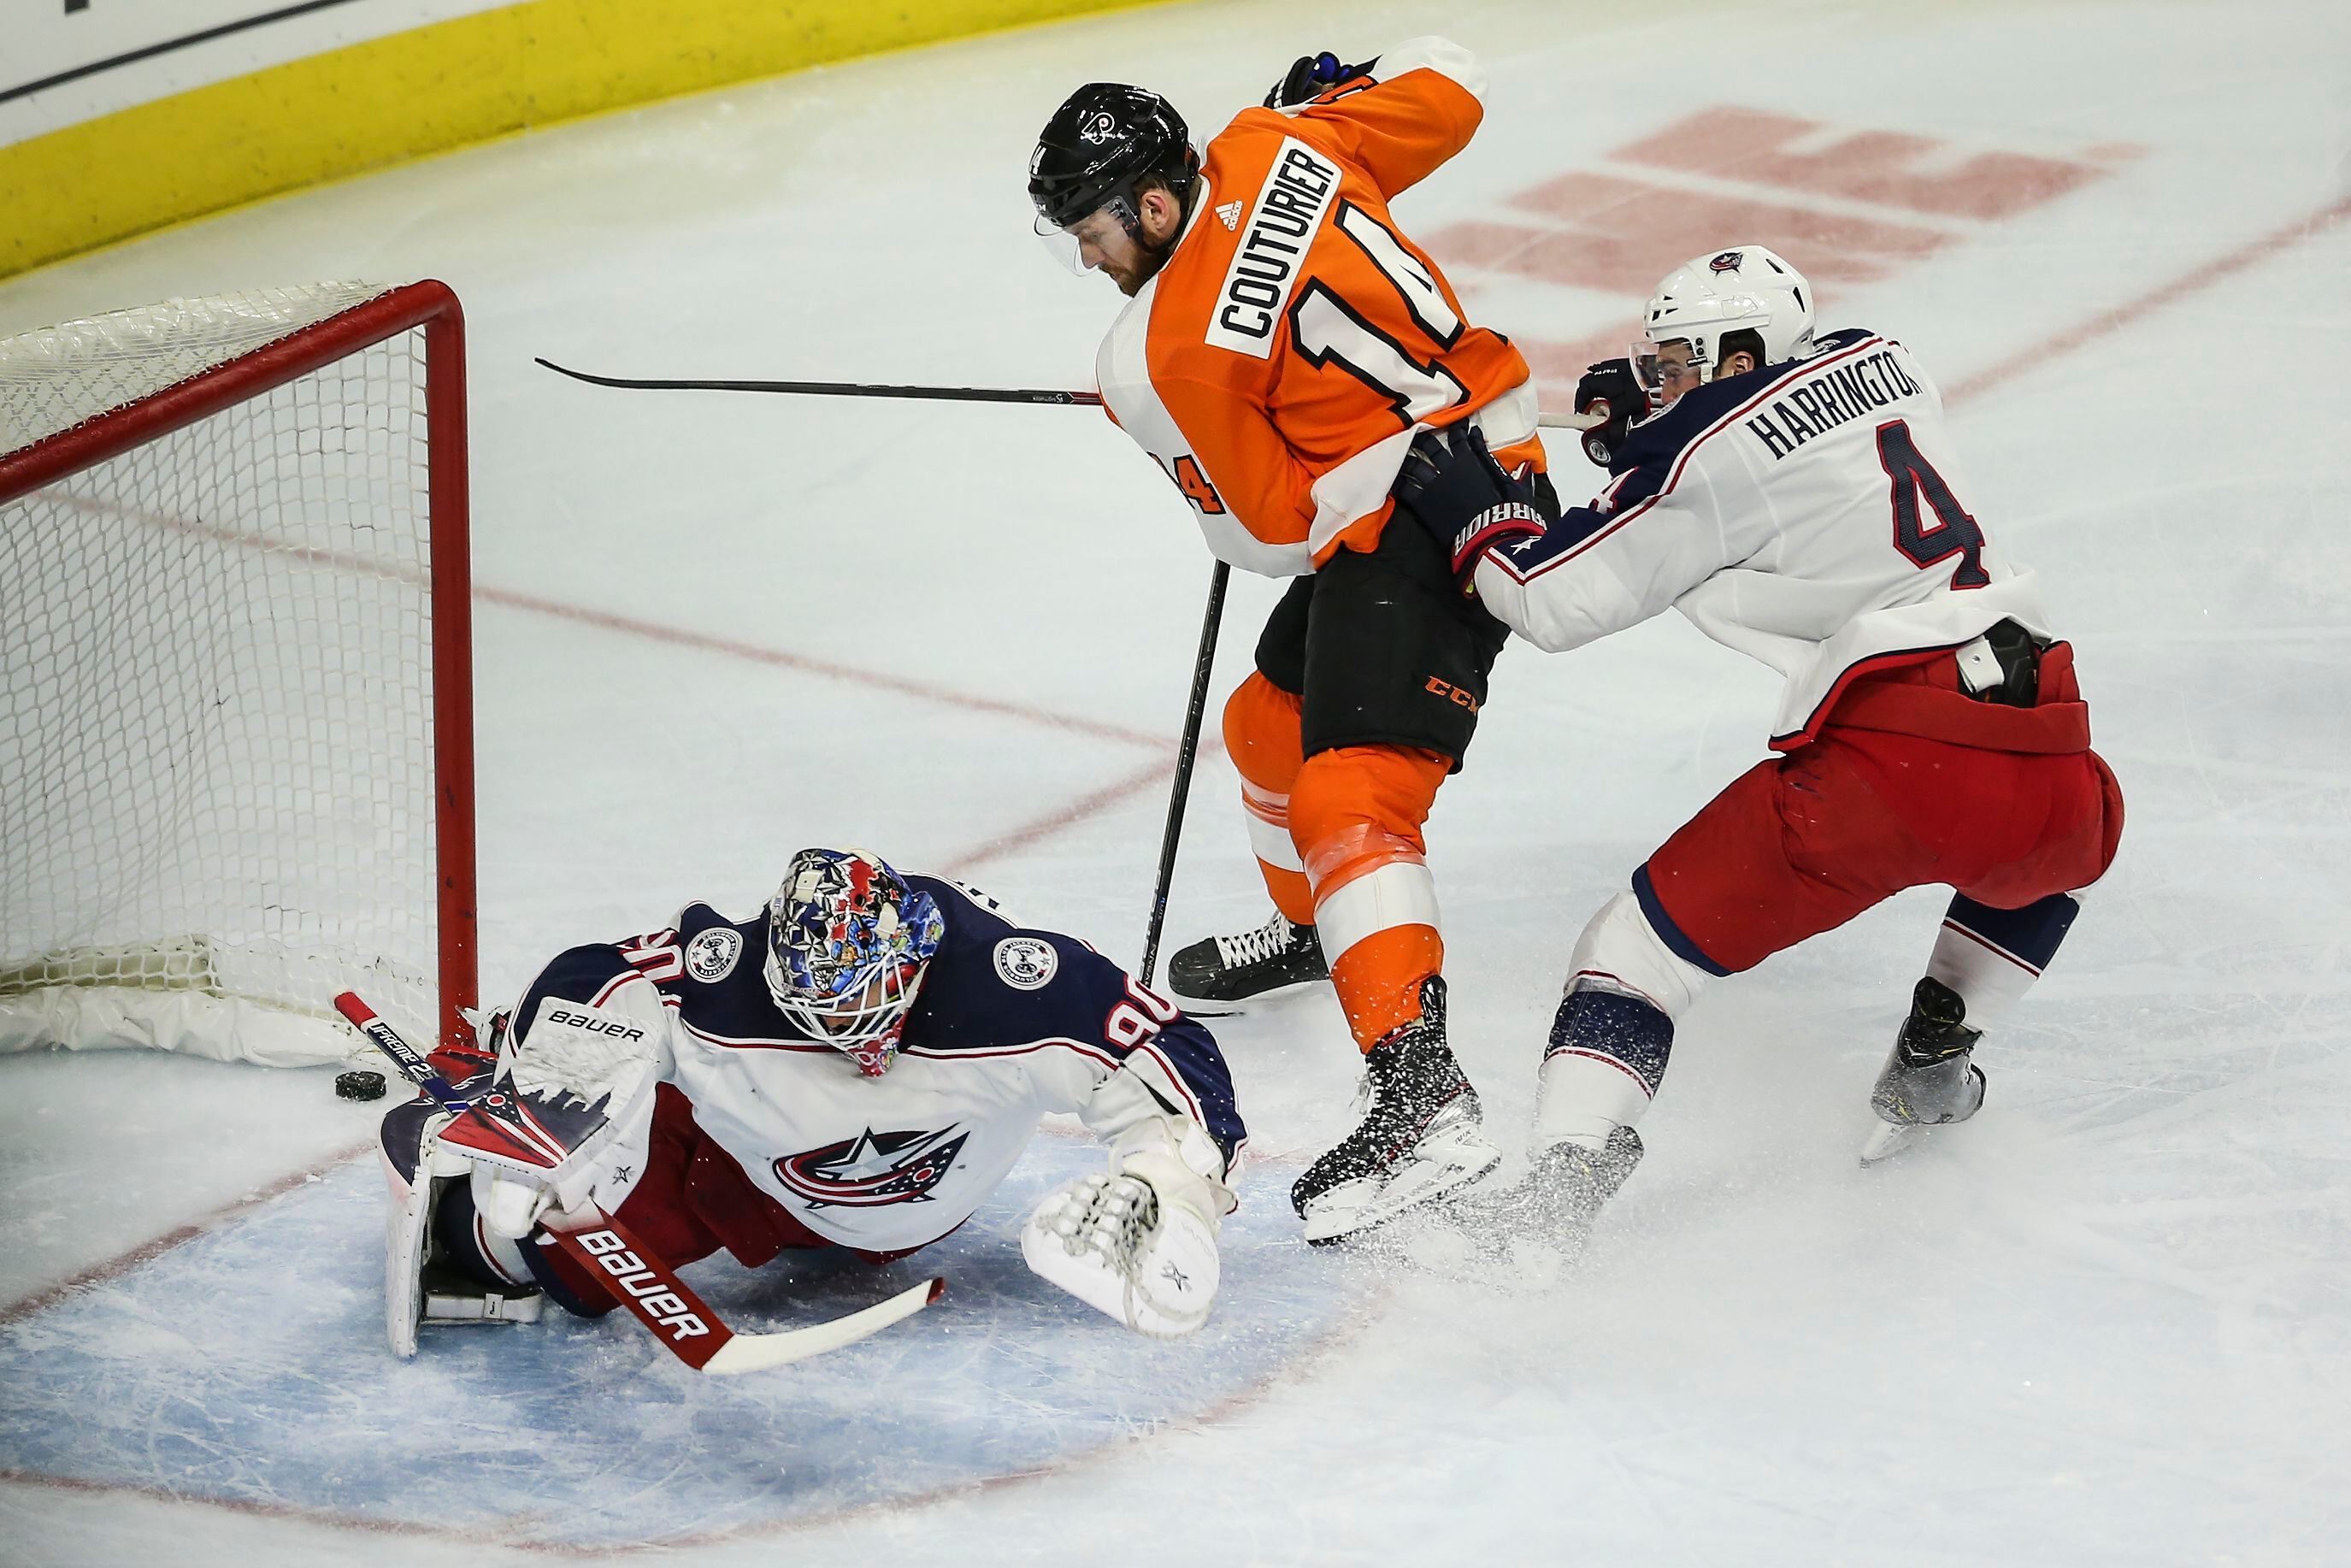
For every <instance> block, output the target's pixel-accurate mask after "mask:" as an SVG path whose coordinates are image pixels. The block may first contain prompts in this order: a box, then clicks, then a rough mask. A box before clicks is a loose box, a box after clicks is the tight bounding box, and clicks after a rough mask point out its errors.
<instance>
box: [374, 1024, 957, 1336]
mask: <svg viewBox="0 0 2351 1568" xmlns="http://www.w3.org/2000/svg"><path fill="white" fill-rule="evenodd" d="M335 1010H336V1011H337V1012H339V1013H340V1014H342V1015H343V1017H344V1018H346V1019H349V1020H350V1025H351V1027H352V1028H353V1029H356V1030H359V1031H360V1034H361V1035H363V1036H365V1037H366V1039H367V1040H368V1041H369V1042H370V1043H371V1044H372V1045H373V1046H374V1047H375V1048H376V1049H377V1050H378V1051H382V1052H383V1053H384V1055H386V1056H388V1057H390V1058H391V1059H392V1063H393V1065H395V1066H397V1067H398V1068H399V1069H400V1071H401V1075H402V1077H404V1078H406V1079H407V1080H408V1081H409V1082H412V1083H413V1084H415V1085H416V1086H417V1087H418V1088H419V1089H422V1090H423V1091H424V1092H425V1093H427V1094H430V1095H431V1096H432V1097H433V1098H434V1101H435V1102H436V1103H438V1104H439V1105H440V1106H441V1107H442V1109H444V1110H445V1111H452V1112H455V1113H459V1114H463V1113H465V1112H467V1111H469V1110H471V1109H473V1102H472V1101H470V1100H465V1099H461V1098H459V1097H458V1095H457V1092H456V1091H455V1089H454V1088H452V1087H451V1086H450V1083H449V1081H448V1080H447V1079H446V1078H444V1077H443V1076H442V1075H441V1074H440V1073H438V1072H435V1071H434V1070H433V1064H432V1063H431V1062H430V1061H426V1060H425V1059H424V1058H423V1056H421V1055H419V1054H418V1052H417V1050H416V1048H415V1047H414V1046H413V1045H411V1044H409V1043H408V1041H407V1040H403V1039H402V1038H401V1035H400V1031H399V1030H395V1029H393V1028H392V1025H391V1024H389V1023H387V1022H385V1021H384V1019H382V1018H381V1017H380V1016H378V1014H377V1013H376V1010H375V1009H373V1008H371V1007H370V1006H368V1005H367V1003H366V1002H364V1001H362V1000H360V997H359V993H357V992H356V991H345V992H343V993H342V994H341V995H340V996H338V997H337V998H335ZM548 1234H549V1236H551V1237H553V1238H554V1239H555V1243H556V1245H557V1246H559V1247H560V1248H562V1249H564V1250H565V1251H566V1252H569V1254H570V1255H571V1256H572V1257H573V1258H574V1259H575V1260H578V1261H579V1263H580V1266H581V1267H583V1268H585V1269H586V1270H588V1271H589V1272H590V1273H591V1274H594V1275H596V1276H597V1277H598V1278H600V1279H601V1280H602V1281H604V1282H605V1285H606V1287H607V1288H608V1289H609V1290H610V1291H611V1293H612V1295H613V1297H614V1299H616V1300H617V1301H619V1302H620V1303H621V1304H622V1306H624V1307H626V1308H627V1309H628V1310H629V1312H630V1314H631V1315H632V1316H633V1317H634V1318H635V1319H636V1320H637V1321H638V1322H641V1323H643V1324H644V1325H645V1329H646V1332H648V1333H651V1334H652V1335H653V1337H654V1338H655V1339H657V1340H659V1341H661V1343H662V1345H663V1347H664V1349H666V1350H668V1351H669V1353H670V1354H673V1355H674V1356H676V1357H677V1358H678V1360H680V1361H682V1362H684V1363H685V1364H686V1365H688V1366H690V1367H692V1368H694V1369H695V1371H696V1372H707V1373H710V1374H712V1375H716V1376H726V1375H732V1374H735V1373H742V1372H762V1371H765V1370H766V1369H768V1367H771V1366H783V1365H787V1364H789V1363H792V1362H795V1361H805V1360H807V1359H808V1358H809V1357H810V1356H812V1355H820V1354H823V1353H824V1352H826V1351H828V1350H838V1349H840V1348H841V1346H842V1345H845V1344H853V1343H856V1342H857V1341H859V1340H861V1339H863V1338H865V1337H866V1336H867V1335H868V1334H872V1333H880V1332H881V1331H882V1330H883V1329H886V1328H888V1327H889V1326H890V1325H891V1324H893V1323H894V1322H901V1321H903V1320H904V1319H906V1318H910V1317H912V1316H914V1314H915V1313H916V1312H921V1311H922V1310H923V1309H924V1308H925V1307H927V1306H929V1305H930V1304H931V1303H932V1302H933V1301H937V1300H938V1299H939V1297H940V1296H941V1295H942V1294H944V1293H945V1292H946V1288H947V1282H946V1281H945V1280H943V1279H932V1280H926V1281H924V1282H923V1283H921V1284H919V1285H915V1286H914V1287H912V1288H911V1289H908V1290H904V1291H899V1292H898V1293H897V1294H896V1295H894V1296H892V1297H891V1298H889V1300H887V1301H877V1302H875V1303H874V1304H873V1305H872V1306H870V1307H867V1308H865V1309H863V1310H862V1311H861V1312H851V1313H850V1314H849V1315H848V1316H846V1317H840V1318H835V1319H833V1320H832V1321H831V1322H821V1323H812V1324H810V1326H809V1327H807V1328H804V1329H787V1330H785V1331H784V1332H783V1333H736V1332H735V1331H734V1330H733V1329H731V1328H728V1327H727V1326H726V1322H725V1321H724V1320H722V1319H721V1318H720V1317H719V1315H718V1314H717V1313H716V1312H712V1311H711V1310H710V1306H709V1304H708V1303H707V1302H705V1301H703V1299H702V1298H701V1297H700V1296H698V1295H696V1294H695V1291H694V1288H693V1287H692V1286H690V1285H688V1284H687V1283H686V1282H685V1281H683V1280H681V1279H679V1278H678V1277H677V1270H674V1269H672V1268H671V1267H670V1266H669V1265H668V1264H667V1263H664V1262H663V1261H662V1260H661V1257H660V1255H659V1254H657V1253H655V1252H654V1251H653V1250H652V1249H649V1248H647V1247H646V1246H645V1245H644V1244H643V1243H642V1242H640V1241H639V1240H638V1239H636V1238H635V1237H634V1236H632V1235H631V1234H630V1232H629V1228H628V1227H626V1226H624V1225H622V1223H621V1222H620V1221H619V1220H617V1219H614V1218H612V1217H611V1215H609V1214H603V1213H601V1212H600V1213H598V1214H597V1215H596V1218H595V1219H594V1220H593V1221H591V1222H590V1224H588V1225H585V1226H583V1227H581V1228H579V1229H577V1230H557V1229H554V1228H549V1230H548Z"/></svg>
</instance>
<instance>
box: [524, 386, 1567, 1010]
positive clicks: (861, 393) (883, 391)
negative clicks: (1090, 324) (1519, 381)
mask: <svg viewBox="0 0 2351 1568" xmlns="http://www.w3.org/2000/svg"><path fill="white" fill-rule="evenodd" d="M531 362H532V363H533V364H538V365H545V366H546V367H547V368H548V369H549V370H550V371H554V372H555V373H556V374H557V375H559V376H569V377H570V378H571V379H572V380H573V381H575V382H587V383H588V384H589V385H590V386H599V387H618V388H620V389H621V390H622V391H623V392H791V393H795V394H798V395H800V396H805V397H903V398H928V399H931V400H933V401H935V402H1027V403H1042V404H1048V405H1051V406H1054V407H1060V408H1100V407H1101V406H1102V393H1100V392H1063V391H1061V390H1060V389H1059V388H1055V387H921V386H908V387H900V386H877V385H874V384H873V383H872V382H720V381H647V380H643V379H640V378H638V377H634V376H599V375H591V374H590V373H589V372H588V371H575V370H572V369H571V368H570V367H569V366H568V365H559V364H557V363H556V362H555V361H553V360H550V359H547V358H545V357H543V356H536V355H535V356H533V358H532V361H531ZM1535 423H1537V424H1539V425H1541V426H1542V427H1543V428H1544V429H1546V430H1590V429H1592V428H1593V426H1594V425H1597V424H1601V423H1604V421H1602V420H1599V419H1596V418H1594V417H1593V416H1592V415H1591V414H1588V413H1546V414H1542V415H1540V416H1538V417H1537V419H1536V420H1535ZM1145 983H1146V984H1147V983H1148V981H1147V980H1146V982H1145Z"/></svg>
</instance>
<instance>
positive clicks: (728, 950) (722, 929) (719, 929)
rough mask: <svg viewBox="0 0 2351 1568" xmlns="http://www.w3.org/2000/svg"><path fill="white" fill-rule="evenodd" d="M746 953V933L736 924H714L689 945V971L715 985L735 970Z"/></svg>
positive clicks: (687, 956)
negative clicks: (738, 929) (744, 952)
mask: <svg viewBox="0 0 2351 1568" xmlns="http://www.w3.org/2000/svg"><path fill="white" fill-rule="evenodd" d="M741 956H743V934H742V933H741V932H740V931H737V930H736V929H735V927H733V926H732V925H714V926H712V927H711V928H710V929H709V930H707V931H705V932H703V933H701V934H700V935H699V936H695V939H694V940H693V941H691V942H689V943H687V944H686V945H685V972H686V973H687V974H689V975H692V976H693V977H695V979H697V980H700V981H702V982H703V983H704V984H705V985H714V984H716V983H717V982H718V981H720V980H723V979H725V978H726V977H727V976H729V975H731V974H733V973H734V972H735V960H737V958H740V957H741Z"/></svg>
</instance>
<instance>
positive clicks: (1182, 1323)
mask: <svg viewBox="0 0 2351 1568" xmlns="http://www.w3.org/2000/svg"><path fill="white" fill-rule="evenodd" d="M1226 1174H1227V1172H1226V1169H1225V1159H1224V1155H1223V1154H1222V1152H1221V1151H1219V1150H1218V1149H1217V1145H1216V1142H1215V1140H1214V1139H1212V1138H1210V1137H1209V1136H1208V1134H1207V1133H1205V1132H1203V1131H1202V1130H1201V1129H1200V1127H1199V1126H1198V1124H1196V1123H1194V1122H1192V1121H1191V1120H1190V1119H1189V1118H1186V1117H1182V1116H1151V1117H1147V1118H1145V1119H1144V1120H1143V1121H1140V1122H1138V1123H1136V1124H1134V1125H1133V1126H1131V1127H1129V1128H1128V1129H1127V1130H1126V1131H1125V1132H1123V1133H1122V1134H1120V1135H1119V1137H1118V1140H1117V1141H1116V1142H1115V1143H1114V1144H1113V1145H1111V1158H1110V1168H1109V1170H1108V1171H1106V1172H1104V1173H1103V1174H1102V1175H1099V1176H1080V1177H1079V1178H1078V1179H1077V1180H1075V1181H1071V1182H1065V1183H1063V1184H1062V1185H1061V1186H1058V1187H1055V1188H1054V1189H1053V1190H1052V1191H1051V1192H1050V1193H1048V1194H1047V1195H1046V1197H1045V1201H1044V1202H1042V1203H1040V1204H1039V1205H1038V1206H1037V1211H1036V1212H1035V1213H1034V1214H1032V1215H1030V1216H1029V1223H1028V1224H1027V1225H1026V1226H1024V1227H1023V1228H1021V1232H1020V1255H1021V1257H1022V1258H1024V1259H1026V1260H1028V1264H1029V1268H1030V1269H1031V1270H1035V1272H1036V1273H1037V1274H1038V1275H1039V1276H1040V1277H1041V1278H1043V1279H1046V1280H1049V1281H1051V1282H1052V1283H1054V1284H1056V1285H1059V1286H1060V1287H1061V1289H1062V1290H1065V1291H1069V1292H1070V1294H1071V1295H1073V1296H1075V1297H1077V1298H1078V1300H1080V1301H1083V1302H1085V1303H1086V1304H1087V1305H1088V1306H1090V1307H1093V1308H1095V1309H1097V1310H1099V1311H1101V1312H1107V1313H1108V1314H1110V1315H1111V1316H1112V1317H1113V1318H1116V1319H1117V1320H1118V1321H1119V1322H1123V1323H1124V1324H1125V1325H1126V1326H1127V1327H1128V1328H1131V1329H1133V1330H1134V1331H1135V1332H1136V1333H1144V1334H1149V1335H1150V1336H1152V1337H1153V1338H1155V1339H1175V1338H1177V1337H1179V1336H1181V1335H1184V1334H1187V1333H1191V1332H1192V1331H1193V1330H1195V1329H1196V1328H1198V1327H1199V1326H1200V1325H1201V1324H1202V1323H1205V1322H1207V1321H1208V1312H1209V1309H1210V1308H1211V1307H1212V1306H1214V1305H1215V1303H1216V1300H1217V1279H1218V1272H1219V1270H1218V1266H1217V1230H1218V1228H1220V1227H1221V1226H1222V1225H1223V1223H1224V1217H1225V1216H1226V1215H1227V1214H1228V1213H1230V1212H1231V1211H1232V1209H1233V1207H1234V1199H1233V1194H1232V1189H1231V1188H1229V1187H1228V1186H1226V1185H1225V1176H1226Z"/></svg>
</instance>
